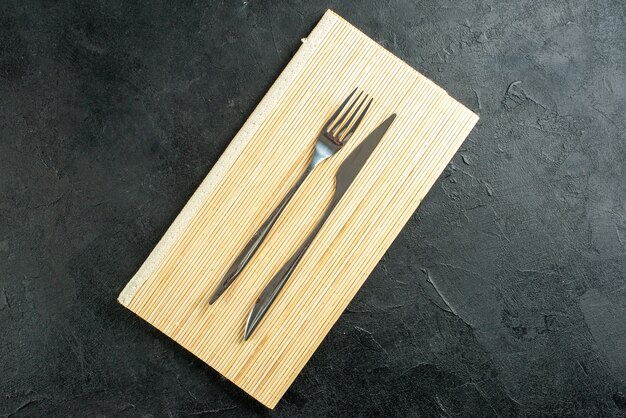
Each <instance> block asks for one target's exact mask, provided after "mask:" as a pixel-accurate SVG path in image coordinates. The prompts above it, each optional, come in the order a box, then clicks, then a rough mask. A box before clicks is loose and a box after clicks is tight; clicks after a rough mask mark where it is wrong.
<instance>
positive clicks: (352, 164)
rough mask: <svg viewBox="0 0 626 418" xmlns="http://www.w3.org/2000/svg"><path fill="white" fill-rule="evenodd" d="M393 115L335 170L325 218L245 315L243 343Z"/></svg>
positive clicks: (363, 163)
mask: <svg viewBox="0 0 626 418" xmlns="http://www.w3.org/2000/svg"><path fill="white" fill-rule="evenodd" d="M395 118H396V114H395V113H394V114H392V115H391V116H389V117H388V118H387V119H385V121H384V122H382V123H381V124H380V125H378V127H377V128H376V129H374V130H373V131H372V132H371V133H370V134H369V135H368V136H367V137H366V138H365V139H364V140H363V141H361V143H360V144H359V145H357V146H356V148H355V149H354V150H353V151H352V152H351V153H350V155H348V156H347V157H346V159H345V160H344V161H343V162H342V163H341V166H340V167H339V169H338V170H337V174H336V176H335V192H334V194H333V197H332V199H331V201H330V204H329V205H328V207H327V208H326V210H325V211H324V214H323V215H322V217H321V218H320V220H319V221H318V222H317V224H316V225H315V228H313V230H312V231H311V232H310V233H309V235H308V236H307V238H306V240H305V241H304V242H303V243H302V245H301V246H300V247H299V248H298V250H296V252H295V253H293V255H292V256H291V257H290V258H289V260H288V261H287V262H286V263H285V264H284V265H283V266H282V267H281V268H280V270H278V272H277V273H276V275H274V277H273V278H272V280H271V281H270V282H269V283H268V284H267V285H266V286H265V288H264V289H263V291H262V292H261V294H260V295H259V298H258V299H257V300H256V303H255V304H254V307H253V308H252V310H251V311H250V314H249V315H248V321H247V322H246V329H245V332H244V340H247V339H248V338H249V337H250V335H251V334H252V332H253V331H254V330H255V329H256V327H257V325H258V324H259V322H260V321H261V319H263V316H264V315H265V314H266V313H267V311H268V309H269V308H270V306H271V304H272V302H274V300H275V299H276V297H277V296H278V293H279V292H280V290H281V289H282V288H283V286H284V285H285V283H286V282H287V280H288V279H289V277H290V276H291V273H293V271H294V270H295V268H296V266H297V265H298V262H299V261H300V259H301V258H302V256H303V255H304V253H305V252H306V250H307V249H308V248H309V246H310V245H311V242H312V241H313V239H314V238H315V236H316V235H317V233H318V232H319V230H320V229H321V227H322V225H323V224H324V222H325V221H326V219H327V218H328V216H329V215H330V213H331V212H332V211H333V209H334V208H335V206H336V205H337V203H339V201H340V200H341V198H342V197H343V195H344V194H345V193H346V191H347V190H348V188H349V187H350V185H351V184H352V182H353V181H354V179H355V178H356V176H357V175H358V174H359V172H360V171H361V169H362V168H363V166H364V165H365V163H366V162H367V159H368V158H369V157H370V155H371V154H372V152H373V151H374V149H375V148H376V146H377V145H378V143H379V142H380V140H381V138H382V137H383V136H384V135H385V133H386V132H387V130H388V129H389V127H390V126H391V124H392V123H393V121H394V119H395Z"/></svg>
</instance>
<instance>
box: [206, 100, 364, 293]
mask: <svg viewBox="0 0 626 418" xmlns="http://www.w3.org/2000/svg"><path fill="white" fill-rule="evenodd" d="M357 90H358V88H356V89H354V90H353V91H352V93H350V95H349V96H348V97H347V98H346V99H345V100H344V102H343V103H342V104H341V106H339V108H338V109H337V110H336V111H335V113H333V115H332V116H331V117H330V118H329V119H328V121H326V124H325V125H324V127H323V128H322V131H321V132H320V134H319V136H318V137H317V141H316V142H315V152H314V153H313V156H312V157H311V159H310V160H309V164H308V166H307V168H306V170H305V171H304V173H302V175H301V176H300V178H299V179H298V181H297V182H296V183H295V184H294V185H293V187H292V188H291V189H290V190H289V192H288V193H287V194H286V195H285V197H284V198H283V200H282V201H281V202H280V203H279V204H278V206H277V207H276V209H274V211H273V212H272V213H271V215H270V216H269V217H268V218H267V219H266V220H265V222H263V224H262V225H261V227H260V228H259V229H258V230H257V231H256V232H255V233H254V235H253V236H252V238H251V239H250V241H248V243H247V244H246V246H245V247H244V249H243V250H242V251H241V253H240V254H239V255H238V256H237V258H236V259H235V261H234V262H233V263H232V264H231V266H230V268H229V269H228V271H227V272H226V274H225V275H224V278H223V279H222V281H221V282H220V284H219V285H218V287H217V289H215V291H214V292H213V295H212V296H211V299H210V300H209V304H212V303H214V302H215V301H216V300H217V299H218V298H219V297H220V295H221V294H222V293H224V291H226V289H228V287H229V286H230V285H231V284H232V283H233V282H234V281H235V279H236V278H237V277H238V276H239V274H240V273H241V272H242V270H243V269H244V267H245V266H246V265H247V264H248V262H249V261H250V259H251V258H252V256H253V255H254V253H255V252H256V250H257V249H258V248H259V246H260V245H261V243H262V242H263V240H264V238H265V237H266V236H267V234H268V233H269V231H270V229H271V228H272V226H273V225H274V224H275V223H276V220H277V219H278V217H279V216H280V214H281V213H282V211H283V209H285V207H286V206H287V203H289V200H291V198H292V197H293V195H294V194H295V192H296V190H298V188H299V187H300V185H302V183H304V180H306V178H307V176H308V175H309V174H310V173H311V171H313V169H314V168H315V167H316V166H317V165H318V164H319V163H321V162H322V161H324V160H325V159H327V158H329V157H331V156H332V155H334V154H335V153H337V151H339V150H340V149H341V148H342V147H343V146H344V145H345V144H346V143H347V142H348V140H349V139H350V137H351V136H352V134H353V133H354V131H356V129H357V127H358V126H359V124H360V123H361V121H362V120H363V117H365V113H366V112H367V110H368V109H369V107H370V105H371V103H372V99H371V98H370V99H369V100H368V95H364V94H363V92H359V94H358V95H357V96H356V98H354V100H352V99H353V97H354V95H355V93H356V92H357Z"/></svg>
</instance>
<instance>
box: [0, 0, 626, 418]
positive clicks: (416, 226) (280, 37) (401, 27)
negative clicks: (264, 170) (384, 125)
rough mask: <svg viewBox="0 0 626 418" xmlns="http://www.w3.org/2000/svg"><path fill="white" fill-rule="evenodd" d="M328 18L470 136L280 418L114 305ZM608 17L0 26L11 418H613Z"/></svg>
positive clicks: (393, 11)
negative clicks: (454, 108) (434, 95)
mask: <svg viewBox="0 0 626 418" xmlns="http://www.w3.org/2000/svg"><path fill="white" fill-rule="evenodd" d="M327 8H331V9H333V10H335V11H336V12H338V13H339V14H341V15H342V16H344V17H345V18H346V19H348V20H349V21H350V22H351V23H353V24H354V25H355V26H357V27H359V28H360V29H362V30H363V31H364V32H365V33H367V34H368V35H369V36H371V37H372V38H373V39H375V40H376V41H378V42H379V43H381V44H382V45H384V46H385V47H386V48H388V49H389V50H391V51H392V52H393V53H394V54H396V55H397V56H399V57H400V58H402V59H403V60H405V61H406V62H408V63H409V64H410V65H411V66H413V67H414V68H416V69H417V70H418V71H420V72H422V73H423V74H425V75H426V76H427V77H429V78H431V79H432V80H434V81H435V82H436V83H437V84H439V85H440V86H442V87H444V88H445V89H446V90H447V91H448V92H449V93H450V94H451V95H452V96H453V97H455V98H457V99H458V100H459V101H461V102H462V103H464V104H465V105H466V106H467V107H469V108H470V109H472V110H474V111H475V112H477V113H479V114H480V116H481V120H480V122H479V123H478V125H477V127H476V128H475V129H474V131H473V132H472V134H471V135H470V137H469V138H468V139H467V141H466V142H465V143H464V144H463V146H462V147H461V150H460V151H459V152H458V153H457V155H456V156H455V157H454V158H453V160H452V162H451V163H450V164H449V165H448V167H447V169H446V170H445V172H444V173H443V174H442V176H441V177H440V178H439V179H438V181H437V182H436V184H435V186H434V187H433V188H432V190H431V191H430V193H429V195H428V196H427V198H426V199H425V200H424V201H423V203H422V205H421V206H420V208H419V209H418V211H417V212H416V213H415V214H414V216H413V217H412V218H411V220H410V221H409V223H408V224H407V225H406V227H405V228H404V230H403V232H402V233H401V234H400V235H399V237H398V238H397V239H396V240H395V242H394V244H393V245H392V246H391V248H390V249H389V251H388V252H387V253H386V255H385V257H384V258H383V260H382V261H381V262H380V264H379V265H378V267H377V268H376V269H375V271H374V272H373V273H372V274H371V276H370V278H369V279H368V281H367V282H366V284H365V285H364V286H363V288H362V289H361V291H360V292H359V293H358V295H357V297H356V298H355V299H354V300H353V301H352V303H351V304H350V306H349V308H348V309H347V311H346V312H345V313H344V314H343V315H342V317H341V318H340V320H339V321H338V323H337V324H336V326H335V327H334V328H333V330H332V331H331V332H330V333H329V335H328V336H327V338H326V339H325V340H324V342H323V343H322V345H321V346H320V348H319V350H318V351H317V352H316V353H315V354H314V356H313V357H312V359H311V360H310V362H309V363H308V364H307V366H306V367H305V368H304V370H303V371H302V373H301V374H300V375H299V377H298V378H297V379H296V381H295V383H294V384H293V385H292V387H291V388H290V390H289V391H288V392H287V393H286V395H285V396H284V398H283V400H282V401H281V402H280V403H279V405H278V406H277V407H276V409H274V410H273V411H270V410H267V409H266V408H264V407H263V406H262V405H260V404H259V403H258V402H256V401H255V400H253V399H252V398H250V397H249V396H248V395H246V394H245V393H243V392H242V391H241V390H239V389H237V388H236V387H235V386H234V385H232V384H230V383H229V382H227V381H225V380H224V379H223V378H221V377H220V376H219V375H218V374H217V373H216V372H214V371H212V370H211V369H210V368H209V367H207V366H205V365H204V364H203V363H202V362H200V361H199V360H197V359H196V358H195V357H194V356H193V355H191V354H189V353H188V352H186V351H184V350H183V349H181V348H180V347H178V346H177V344H175V343H174V342H172V341H171V340H169V339H168V338H167V337H165V336H164V335H162V334H161V333H159V332H158V331H156V330H155V329H153V328H152V327H151V326H149V325H148V324H146V323H145V322H144V321H142V320H141V319H139V318H138V317H136V316H134V315H133V314H132V313H131V312H129V311H127V310H126V309H125V308H123V307H122V306H121V305H119V304H118V303H117V302H116V298H117V296H118V294H119V292H120V291H121V290H122V288H123V287H124V285H125V284H126V283H127V282H128V280H129V279H130V278H131V277H132V275H133V274H134V273H135V271H136V270H137V269H138V267H139V266H140V265H141V263H142V262H143V261H144V260H145V258H146V257H147V255H148V254H149V253H150V251H151V250H152V248H153V247H154V245H155V244H156V243H157V242H158V240H159V238H160V237H161V236H162V235H163V233H164V232H165V230H166V229H167V227H168V226H169V225H170V223H171V222H172V220H173V219H174V218H175V216H176V215H177V213H178V212H179V211H180V210H181V208H182V207H183V205H184V204H185V202H186V201H187V200H188V199H189V197H190V196H191V194H192V193H193V191H194V190H195V188H196V187H197V186H198V185H199V183H200V182H201V181H202V179H203V178H204V176H205V175H206V174H207V173H208V171H209V170H210V168H211V167H212V165H213V164H214V163H215V162H216V160H217V159H218V158H219V156H220V154H221V153H222V152H223V150H224V149H225V148H226V146H227V144H228V143H229V141H230V140H231V139H232V137H233V136H234V134H235V133H236V132H237V130H238V129H239V127H240V126H241V125H242V123H243V122H244V121H245V119H246V118H247V117H248V115H249V114H250V113H251V111H252V110H253V109H254V107H255V105H256V104H257V103H258V102H259V100H260V99H261V98H262V97H263V95H264V94H265V92H266V91H267V89H268V88H269V87H270V86H271V84H272V83H273V82H274V80H275V79H276V77H277V76H278V74H279V73H280V71H281V70H282V69H283V68H284V66H285V65H286V64H287V62H288V61H289V60H290V58H291V57H292V56H293V54H294V53H295V51H296V50H297V49H298V47H299V45H300V39H301V38H303V37H305V36H307V34H308V33H309V32H310V30H311V29H312V28H313V27H314V25H315V24H316V23H317V22H318V20H319V19H320V17H321V16H322V14H323V12H324V11H325V9H327ZM625 14H626V7H625V6H624V3H623V2H621V1H619V0H617V1H615V0H613V1H611V0H598V1H586V0H573V1H567V2H565V1H544V2H538V1H533V0H517V1H505V2H489V1H486V0H476V1H447V0H446V1H435V0H430V1H422V2H411V1H408V0H390V1H380V0H376V1H364V2H338V1H336V2H323V1H318V2H305V1H296V0H293V1H253V0H249V1H204V2H201V1H193V2H167V1H150V2H147V1H146V2H143V3H139V2H128V1H121V0H115V1H89V2H78V1H61V2H50V1H17V0H7V1H3V2H2V3H1V5H0V416H5V417H9V416H11V417H19V416H116V417H119V416H129V417H136V416H154V417H158V416H166V417H171V416H174V417H176V416H204V415H206V416H250V415H270V416H276V417H293V416H319V417H325V416H334V417H344V416H345V417H352V416H362V417H373V416H385V417H391V416H400V417H407V416H425V417H428V416H463V417H465V416H480V417H490V416H496V417H508V416H538V415H546V416H585V417H587V416H601V417H612V416H624V415H625V414H626V253H625V248H626V137H625V134H624V129H625V128H626V118H625V117H624V114H625V112H626V22H625Z"/></svg>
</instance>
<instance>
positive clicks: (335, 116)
mask: <svg viewBox="0 0 626 418" xmlns="http://www.w3.org/2000/svg"><path fill="white" fill-rule="evenodd" d="M357 90H358V87H355V88H354V90H352V93H350V94H349V95H348V97H346V100H344V101H343V103H342V104H341V105H340V106H339V107H338V108H337V110H336V111H335V113H333V115H332V116H331V117H330V118H328V121H327V122H326V125H324V128H322V132H328V127H329V126H330V125H331V124H332V123H333V122H334V121H335V119H337V117H338V116H339V114H340V113H341V111H342V110H343V108H344V107H346V105H347V104H348V102H349V101H350V99H351V98H352V96H354V93H356V91H357Z"/></svg>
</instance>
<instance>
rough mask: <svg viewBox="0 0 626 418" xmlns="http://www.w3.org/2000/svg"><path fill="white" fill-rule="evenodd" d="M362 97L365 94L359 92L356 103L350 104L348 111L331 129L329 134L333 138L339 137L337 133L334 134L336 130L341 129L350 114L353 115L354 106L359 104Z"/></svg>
mask: <svg viewBox="0 0 626 418" xmlns="http://www.w3.org/2000/svg"><path fill="white" fill-rule="evenodd" d="M362 95H363V92H362V91H361V92H359V95H358V96H356V99H354V101H353V102H352V103H351V104H350V106H348V108H347V109H346V111H345V112H343V114H342V115H341V117H340V118H339V120H337V121H336V122H335V124H334V125H333V127H332V128H330V129H329V130H328V133H329V134H330V135H331V136H333V137H335V136H337V135H335V133H334V132H335V130H337V129H339V128H341V126H342V125H343V121H344V120H345V119H346V117H347V116H348V115H350V114H351V113H352V109H353V108H354V105H355V104H357V103H358V102H359V99H360V98H361V96H362Z"/></svg>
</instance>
